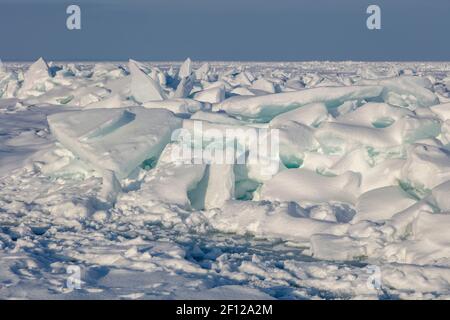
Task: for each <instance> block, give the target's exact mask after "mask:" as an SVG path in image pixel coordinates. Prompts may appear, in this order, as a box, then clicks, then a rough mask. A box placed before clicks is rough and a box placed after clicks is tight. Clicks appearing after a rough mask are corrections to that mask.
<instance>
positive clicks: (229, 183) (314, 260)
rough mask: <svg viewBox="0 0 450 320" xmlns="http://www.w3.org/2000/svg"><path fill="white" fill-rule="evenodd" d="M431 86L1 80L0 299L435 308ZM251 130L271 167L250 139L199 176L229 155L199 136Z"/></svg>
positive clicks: (326, 76)
mask: <svg viewBox="0 0 450 320" xmlns="http://www.w3.org/2000/svg"><path fill="white" fill-rule="evenodd" d="M448 79H450V63H422V62H417V63H394V62H389V63H387V62H386V63H382V62H378V63H367V62H364V63H362V62H303V63H294V62H289V63H288V62H280V63H256V62H255V63H250V62H249V63H232V62H200V63H198V62H195V61H191V60H190V59H189V58H188V59H187V60H186V61H184V62H183V63H181V64H180V63H174V62H157V63H156V62H154V63H146V62H138V61H135V60H129V61H128V62H124V63H106V62H105V63H56V62H46V61H45V60H44V59H42V58H41V59H39V60H38V61H36V62H34V63H32V64H26V63H4V64H3V66H2V68H1V70H0V298H11V299H12V298H49V299H54V298H65V299H79V298H100V299H103V298H122V299H183V298H187V299H204V298H207V299H228V298H242V299H272V298H275V299H305V298H306V299H309V298H321V299H354V298H376V299H397V298H402V299H403V298H405V299H408V298H422V299H433V298H444V299H445V298H447V299H448V298H450V233H449V229H450V200H449V199H450V103H449V101H450V87H449V85H450V82H449V80H448ZM198 128H201V130H202V135H201V136H200V137H198V136H197V131H196V130H197V129H198ZM271 130H272V131H273V132H275V131H276V132H277V138H276V139H275V138H273V139H271V140H270V142H271V143H273V142H276V143H277V144H278V145H277V147H278V148H277V154H276V159H273V157H272V158H271V155H267V154H263V153H262V151H261V150H262V148H263V144H261V141H259V140H255V139H253V140H252V139H250V140H249V141H246V142H249V143H250V144H251V143H256V144H258V150H257V151H255V150H253V149H251V150H250V151H249V152H247V153H245V152H243V153H242V154H241V155H240V157H239V158H238V159H239V160H244V161H243V162H234V161H235V160H236V159H233V162H231V163H229V162H221V163H217V162H214V161H215V160H216V158H214V157H213V156H212V155H213V152H212V150H214V152H216V153H215V154H214V155H217V152H219V154H220V152H222V151H223V152H224V153H226V152H227V151H229V150H230V148H232V147H235V145H234V140H233V144H232V145H231V146H230V145H229V144H220V143H219V144H217V140H214V138H216V137H217V136H219V137H222V136H226V134H227V133H229V132H236V131H238V132H240V133H245V132H264V133H266V134H267V132H272V131H271ZM186 137H190V138H192V139H191V140H187V141H188V142H186V140H183V139H185V138H186ZM244 145H245V143H244ZM236 147H238V148H239V147H242V141H241V140H237V142H236ZM191 148H193V150H194V152H193V153H192V154H190V156H191V157H190V158H188V159H186V158H183V157H179V155H180V154H183V152H185V151H186V150H192V149H191ZM196 150H197V151H198V150H199V151H200V156H199V154H198V153H196ZM205 154H208V155H209V156H210V157H208V159H207V160H208V161H205V159H204V158H203V157H204V156H205ZM174 155H178V156H176V157H175V156H174ZM255 156H256V158H258V159H259V160H261V159H262V160H261V162H256V163H255V162H251V161H250V159H253V158H252V157H255ZM263 160H267V161H263ZM73 268H75V270H79V271H80V273H79V280H80V281H81V282H80V283H77V285H79V288H77V287H73V286H71V285H70V284H73V280H74V278H73V277H74V276H76V275H77V274H73V273H69V270H74V269H73ZM77 268H79V269H77ZM69 280H70V281H72V282H70V281H69Z"/></svg>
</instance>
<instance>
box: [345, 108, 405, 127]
mask: <svg viewBox="0 0 450 320" xmlns="http://www.w3.org/2000/svg"><path fill="white" fill-rule="evenodd" d="M406 115H413V113H412V112H411V111H409V110H407V109H405V108H399V107H392V106H390V105H388V104H386V103H366V104H364V105H362V106H361V107H359V108H358V109H356V110H355V111H352V112H349V113H347V114H345V115H342V116H339V117H338V118H337V121H338V122H339V123H345V124H352V125H358V126H366V127H370V126H373V127H375V128H384V127H388V126H390V125H392V124H393V123H394V122H395V121H397V120H399V119H400V118H402V117H404V116H406Z"/></svg>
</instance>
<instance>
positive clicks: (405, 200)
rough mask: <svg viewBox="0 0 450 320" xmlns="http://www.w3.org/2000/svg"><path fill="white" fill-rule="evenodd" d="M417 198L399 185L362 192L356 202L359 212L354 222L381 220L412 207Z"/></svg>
mask: <svg viewBox="0 0 450 320" xmlns="http://www.w3.org/2000/svg"><path fill="white" fill-rule="evenodd" d="M416 200H417V199H414V198H413V197H412V196H411V195H409V194H407V193H406V192H405V191H404V190H402V189H401V188H400V187H398V186H389V187H383V188H378V189H372V190H370V191H367V192H365V193H363V194H361V195H360V196H359V198H358V200H357V202H356V211H357V214H356V215H355V217H354V218H353V220H352V222H358V221H362V220H368V221H380V220H387V219H390V218H391V217H392V216H393V215H394V214H396V213H398V212H400V211H403V210H405V209H407V208H409V207H411V206H412V205H413V204H414V203H415V202H416Z"/></svg>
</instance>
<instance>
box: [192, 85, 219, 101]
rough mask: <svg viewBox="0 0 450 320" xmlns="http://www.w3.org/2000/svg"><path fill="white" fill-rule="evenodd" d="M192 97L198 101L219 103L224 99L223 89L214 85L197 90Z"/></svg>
mask: <svg viewBox="0 0 450 320" xmlns="http://www.w3.org/2000/svg"><path fill="white" fill-rule="evenodd" d="M194 99H195V100H197V101H200V102H208V103H219V102H222V101H223V100H225V89H224V88H223V87H215V88H210V89H206V90H202V91H199V92H197V93H196V94H195V95H194Z"/></svg>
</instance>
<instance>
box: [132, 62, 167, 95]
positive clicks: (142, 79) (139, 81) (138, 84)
mask: <svg viewBox="0 0 450 320" xmlns="http://www.w3.org/2000/svg"><path fill="white" fill-rule="evenodd" d="M128 68H129V70H130V75H131V94H132V95H133V97H134V99H136V100H137V101H138V102H146V101H155V100H164V99H166V98H167V96H166V94H165V93H164V91H163V90H162V88H161V86H160V85H159V83H157V82H156V81H155V80H153V79H152V78H150V77H149V76H148V75H146V74H145V73H144V72H143V71H142V70H141V69H140V68H139V67H138V65H137V64H136V62H135V61H133V60H130V61H129V62H128Z"/></svg>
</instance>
